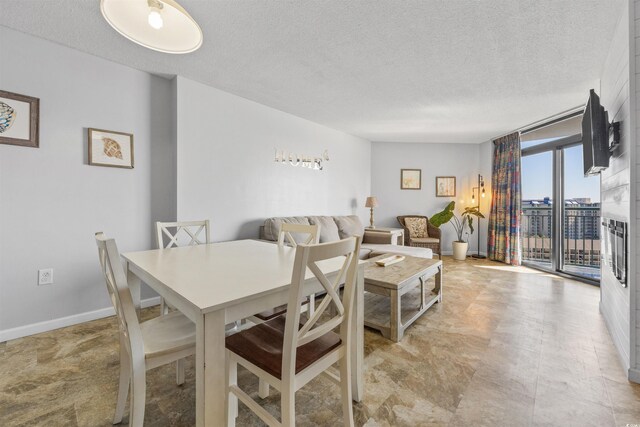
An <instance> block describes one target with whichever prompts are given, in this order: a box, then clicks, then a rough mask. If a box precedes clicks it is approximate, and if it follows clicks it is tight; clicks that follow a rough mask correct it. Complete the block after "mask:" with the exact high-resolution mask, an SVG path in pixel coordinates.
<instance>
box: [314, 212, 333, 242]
mask: <svg viewBox="0 0 640 427" xmlns="http://www.w3.org/2000/svg"><path fill="white" fill-rule="evenodd" d="M308 218H309V222H310V223H311V225H317V226H319V227H320V243H328V242H336V241H338V240H340V234H339V233H338V226H337V225H336V222H335V221H334V220H333V217H332V216H310V217H308Z"/></svg>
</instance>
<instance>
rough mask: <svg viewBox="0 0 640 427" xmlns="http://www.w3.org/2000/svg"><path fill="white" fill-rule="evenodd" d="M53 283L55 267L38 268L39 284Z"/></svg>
mask: <svg viewBox="0 0 640 427" xmlns="http://www.w3.org/2000/svg"><path fill="white" fill-rule="evenodd" d="M41 285H53V268H43V269H42V270H38V286H41Z"/></svg>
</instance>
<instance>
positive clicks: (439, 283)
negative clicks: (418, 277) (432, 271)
mask: <svg viewBox="0 0 640 427" xmlns="http://www.w3.org/2000/svg"><path fill="white" fill-rule="evenodd" d="M442 276H443V274H442V265H440V266H439V267H438V272H437V273H436V287H435V290H436V292H437V293H438V303H441V302H442Z"/></svg>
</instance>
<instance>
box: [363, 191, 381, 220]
mask: <svg viewBox="0 0 640 427" xmlns="http://www.w3.org/2000/svg"><path fill="white" fill-rule="evenodd" d="M377 206H378V198H377V197H375V196H370V197H367V201H366V202H365V204H364V207H365V208H371V217H370V218H369V223H370V224H371V225H370V226H369V228H376V226H375V225H373V208H375V207H377Z"/></svg>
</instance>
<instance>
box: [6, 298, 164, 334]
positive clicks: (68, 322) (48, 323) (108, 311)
mask: <svg viewBox="0 0 640 427" xmlns="http://www.w3.org/2000/svg"><path fill="white" fill-rule="evenodd" d="M158 304H160V297H152V298H147V299H145V300H142V301H140V306H141V307H142V308H146V307H152V306H154V305H158ZM114 314H115V311H114V309H113V307H107V308H100V309H98V310H94V311H88V312H85V313H79V314H73V315H71V316H66V317H60V318H58V319H52V320H45V321H44V322H38V323H32V324H30V325H24V326H18V327H17V328H12V329H5V330H3V331H0V342H4V341H9V340H14V339H17V338H23V337H27V336H29V335H35V334H39V333H42V332H48V331H53V330H54V329H59V328H64V327H66V326H72V325H77V324H79V323H84V322H90V321H92V320H96V319H102V318H105V317H109V316H113V315H114Z"/></svg>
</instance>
